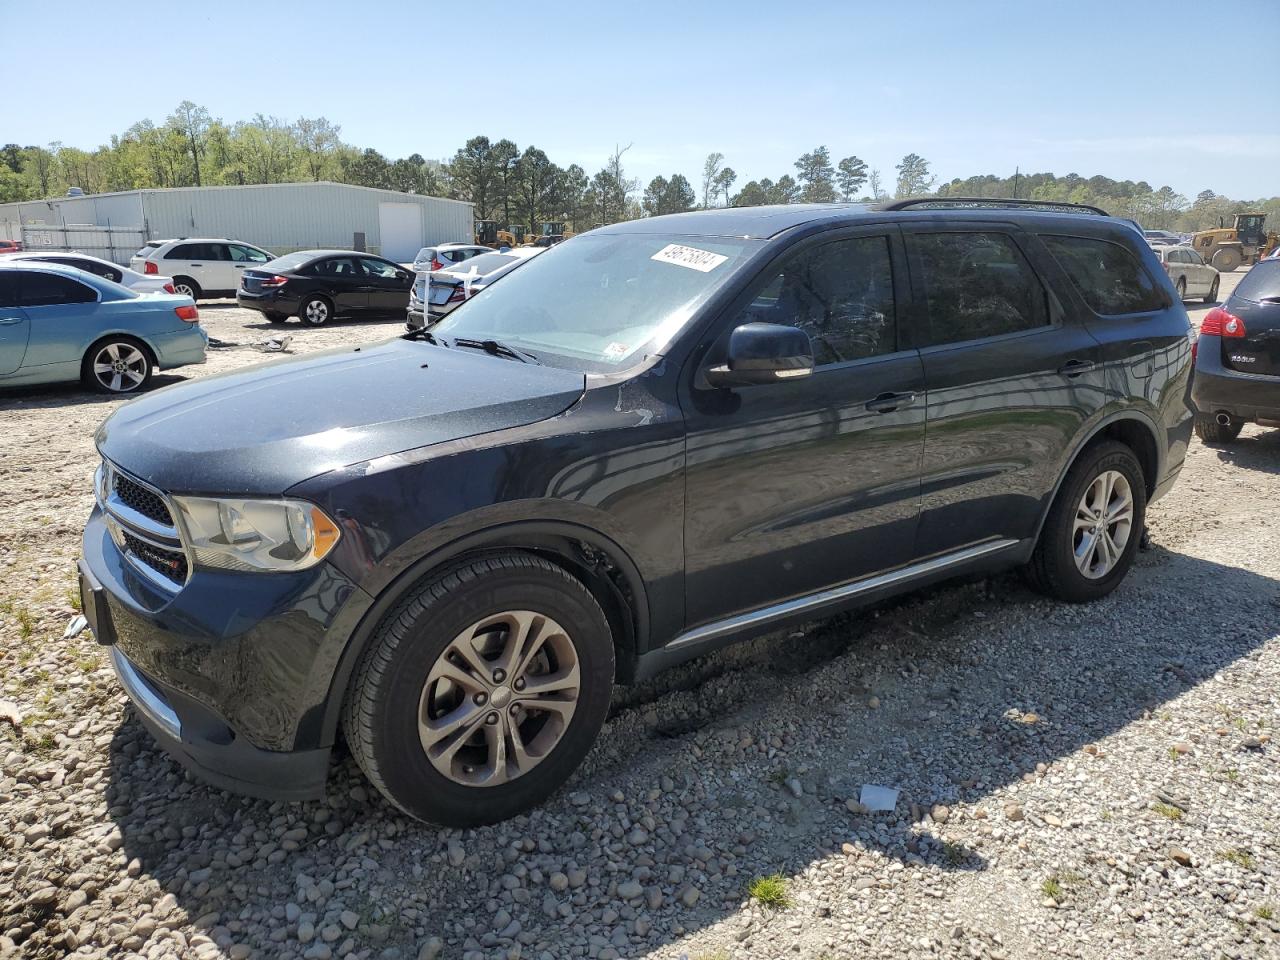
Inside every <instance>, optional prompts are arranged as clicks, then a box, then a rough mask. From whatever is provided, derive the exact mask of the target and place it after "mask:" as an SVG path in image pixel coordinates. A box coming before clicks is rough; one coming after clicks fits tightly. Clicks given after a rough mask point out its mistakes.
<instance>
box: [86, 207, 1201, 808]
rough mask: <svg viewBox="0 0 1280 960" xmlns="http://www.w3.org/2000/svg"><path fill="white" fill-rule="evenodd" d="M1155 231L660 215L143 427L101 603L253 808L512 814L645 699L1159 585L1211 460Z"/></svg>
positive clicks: (102, 615)
mask: <svg viewBox="0 0 1280 960" xmlns="http://www.w3.org/2000/svg"><path fill="white" fill-rule="evenodd" d="M1188 334H1189V324H1188V320H1187V314H1186V312H1185V311H1184V309H1183V307H1182V304H1181V303H1180V302H1179V300H1178V299H1177V296H1176V295H1175V293H1174V290H1173V288H1172V287H1171V286H1170V284H1169V280H1168V278H1167V276H1166V275H1165V273H1164V271H1163V269H1162V268H1161V266H1160V264H1159V262H1158V261H1157V260H1156V259H1155V256H1154V255H1153V254H1152V252H1151V250H1150V249H1149V248H1148V247H1147V245H1146V244H1145V243H1144V242H1143V240H1142V238H1141V236H1139V235H1138V234H1137V233H1136V232H1135V231H1134V230H1133V229H1132V228H1131V227H1130V226H1129V225H1128V224H1127V223H1125V222H1123V221H1120V220H1116V219H1112V218H1110V217H1107V216H1106V215H1105V214H1103V213H1102V212H1101V211H1096V210H1091V209H1083V210H1082V209H1079V208H1073V207H1070V206H1069V205H1062V204H1033V203H1026V202H1013V203H1001V202H999V201H957V200H946V201H942V200H926V201H919V200H916V201H900V202H897V203H892V204H887V205H883V206H879V207H875V206H857V205H816V206H809V205H793V206H776V207H762V208H752V209H725V210H715V211H708V212H702V213H691V214H680V215H676V216H669V217H655V218H652V219H645V220H638V221H634V222H631V223H622V224H616V225H614V226H609V227H604V228H601V229H597V230H593V231H591V232H590V233H587V234H583V235H580V236H578V237H575V238H573V239H571V240H569V241H566V242H565V243H563V244H560V245H558V246H556V247H555V248H554V249H552V250H549V251H548V252H547V253H545V254H543V255H542V256H540V257H538V258H537V259H536V260H535V261H534V262H532V263H529V264H527V265H526V266H525V267H523V268H521V269H520V270H518V271H516V272H515V273H513V274H512V275H511V276H510V277H508V278H506V279H505V280H504V281H503V282H502V283H500V284H495V285H494V286H493V287H492V288H490V289H488V290H486V291H484V292H483V293H482V294H480V295H478V296H476V297H475V298H473V299H472V300H470V301H469V302H467V303H466V304H464V305H463V306H462V307H460V308H459V309H458V310H457V311H455V312H454V313H452V314H450V315H449V316H448V317H447V318H446V319H445V320H444V321H442V322H441V323H439V324H437V325H435V326H434V327H432V328H430V329H429V330H426V331H417V332H415V333H412V334H409V335H408V336H405V337H402V338H399V339H393V340H389V341H387V342H385V343H378V344H373V345H365V346H362V347H348V348H342V349H337V350H331V351H328V352H325V353H319V354H311V355H309V356H306V357H302V358H298V359H296V360H290V361H285V362H281V363H274V364H272V365H270V366H267V367H262V368H258V369H251V370H245V371H243V372H238V373H231V374H224V375H221V376H216V377H208V378H204V379H201V380H199V381H196V382H194V383H190V384H185V385H182V386H180V387H175V388H172V389H167V390H164V391H161V392H159V393H156V394H153V395H150V396H147V397H143V398H140V399H138V400H135V401H134V402H132V403H130V404H128V405H127V406H125V407H122V408H121V409H120V410H119V411H117V412H116V413H115V414H114V415H112V416H111V417H110V418H109V419H108V420H107V421H106V423H104V424H103V426H102V428H101V430H100V432H99V434H98V438H97V443H98V449H99V451H100V452H101V455H102V465H101V468H100V470H99V472H98V476H97V506H96V508H95V509H94V510H93V513H92V515H91V516H90V518H89V522H88V527H87V529H86V530H85V534H84V558H83V561H82V564H81V583H82V594H83V598H84V601H85V610H86V612H87V613H88V615H89V617H90V619H91V622H92V625H93V628H94V631H95V633H96V634H97V637H98V639H99V640H100V641H101V642H103V643H106V644H110V645H111V647H112V657H113V661H114V664H115V667H116V670H117V672H118V674H119V676H120V679H121V682H122V683H123V685H124V686H125V688H126V690H127V691H128V693H129V695H130V696H131V697H132V699H133V701H134V704H135V706H136V708H137V710H138V712H139V714H140V715H141V717H142V719H143V721H144V723H145V724H146V725H147V726H148V727H149V729H150V730H151V731H152V732H153V733H154V734H155V736H156V738H157V739H158V740H159V741H160V743H161V744H162V745H163V746H164V747H165V749H166V750H168V751H169V752H170V753H172V754H173V755H174V756H175V757H177V758H178V759H179V760H181V761H182V762H184V763H185V764H187V765H188V766H189V767H191V768H192V769H193V770H195V771H197V772H198V773H199V774H200V775H202V776H203V777H205V778H207V779H209V780H211V781H212V782H214V783H216V784H218V785H220V786H223V787H226V788H228V789H232V790H239V791H242V792H245V793H250V794H256V795H263V796H268V797H277V798H301V797H308V796H313V795H316V794H319V793H320V792H322V790H323V789H324V784H325V779H326V774H327V769H328V764H329V757H330V752H331V748H332V747H333V745H334V743H335V741H336V739H337V738H338V736H339V735H340V733H341V734H342V735H345V737H346V740H347V742H348V743H349V745H350V748H351V751H352V753H353V754H354V755H355V758H356V760H357V761H358V762H359V764H360V766H361V767H362V768H363V769H364V771H365V773H366V774H367V775H368V777H369V779H370V780H371V781H372V782H373V783H374V784H375V785H376V786H377V787H378V788H379V789H380V790H381V791H382V792H383V793H384V794H385V795H386V796H387V797H388V798H389V799H390V800H391V801H392V802H393V803H395V804H396V805H397V806H398V807H400V808H401V809H403V810H405V811H407V812H408V813H410V814H413V815H414V816H418V817H422V818H425V819H429V820H433V821H436V822H439V823H445V824H455V825H463V824H478V823H485V822H490V821H494V820H498V819H501V818H504V817H508V816H511V815H512V814H515V813H517V812H519V811H521V810H524V809H527V808H528V807H530V806H531V805H533V804H536V803H538V802H539V801H540V800H542V799H543V798H544V797H546V796H547V795H548V794H549V793H551V792H552V791H553V790H555V789H556V788H557V787H558V786H559V785H560V784H562V783H564V782H565V780H566V779H568V778H569V776H570V775H571V773H572V772H573V770H574V768H575V767H576V766H577V764H578V763H579V761H580V760H581V759H582V757H583V756H584V755H585V754H586V752H587V750H588V749H589V747H590V745H591V743H592V740H593V738H594V737H595V736H596V734H597V732H598V731H599V729H600V726H601V724H602V722H603V721H604V718H605V714H606V711H607V709H608V705H609V700H610V695H611V688H612V685H613V684H614V682H615V681H621V682H624V683H625V682H628V681H633V680H636V679H637V678H644V677H648V676H650V675H652V674H653V673H655V672H656V671H658V670H661V669H663V668H664V667H667V666H669V665H671V664H674V663H676V662H678V661H681V660H684V659H686V658H689V657H693V656H697V655H699V654H702V653H705V652H707V651H710V650H713V649H715V648H716V647H719V646H721V645H723V644H726V643H730V642H733V641H735V640H739V639H742V638H744V637H749V636H751V635H753V634H758V633H761V632H765V631H772V630H775V629H777V628H779V627H781V626H783V625H785V624H788V623H792V622H795V621H799V620H804V619H811V618H814V617H819V616H823V615H826V614H829V613H831V612H833V611H835V610H838V609H841V608H845V607H848V606H851V605H855V604H861V603H866V602H870V601H875V600H878V599H881V598H884V597H886V596H889V595H891V594H894V593H898V592H902V591H906V590H912V589H915V588H918V587H921V586H924V585H926V584H929V583H932V582H935V581H938V580H941V579H944V578H947V577H952V576H955V575H958V574H973V573H975V572H984V571H995V570H1000V569H1004V568H1010V567H1022V568H1024V569H1025V570H1026V572H1027V575H1028V576H1029V578H1030V579H1031V581H1032V583H1033V584H1035V585H1036V586H1038V587H1039V588H1040V589H1041V590H1043V591H1045V592H1046V593H1048V594H1050V595H1052V596H1056V597H1059V598H1062V599H1064V600H1068V601H1085V600H1091V599H1094V598H1097V597H1101V596H1103V595H1105V594H1107V593H1108V592H1110V591H1111V590H1113V589H1114V588H1115V587H1116V586H1117V584H1118V583H1119V582H1120V581H1121V580H1122V579H1123V578H1124V576H1125V573H1126V572H1127V570H1128V569H1129V566H1130V564H1131V562H1132V560H1133V556H1134V552H1135V550H1136V549H1137V547H1138V543H1139V540H1140V539H1141V536H1142V532H1143V529H1144V516H1145V510H1146V507H1147V504H1148V503H1150V502H1151V501H1152V500H1153V499H1155V498H1156V497H1158V496H1160V495H1161V494H1163V493H1164V492H1165V491H1167V490H1168V489H1169V487H1170V486H1171V485H1172V484H1173V482H1174V480H1175V478H1176V477H1177V475H1178V471H1179V470H1180V468H1181V466H1182V462H1183V457H1184V455H1185V452H1186V448H1187V442H1188V438H1189V436H1190V433H1191V414H1190V412H1189V410H1188V406H1187V393H1188V375H1189V362H1190V357H1191V345H1190V341H1189V337H1188Z"/></svg>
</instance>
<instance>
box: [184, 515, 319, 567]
mask: <svg viewBox="0 0 1280 960" xmlns="http://www.w3.org/2000/svg"><path fill="white" fill-rule="evenodd" d="M173 502H174V503H175V504H176V505H177V507H178V512H179V514H180V515H181V517H182V526H183V528H184V530H185V532H186V539H187V544H188V545H189V546H190V548H191V551H192V553H193V554H194V556H195V561H196V563H197V564H199V565H200V566H205V567H221V568H223V569H227V570H268V571H281V570H305V569H306V568H307V567H311V566H314V565H315V564H317V563H319V562H320V561H321V560H323V559H324V558H325V557H326V556H327V555H328V554H329V551H331V550H332V549H333V548H334V546H335V545H336V544H337V542H338V537H339V535H340V531H339V529H338V526H337V524H335V523H334V522H333V521H332V520H330V519H329V517H328V515H327V514H326V513H325V512H324V511H323V510H321V509H320V508H319V507H317V506H315V505H314V504H311V503H307V502H306V501H305V500H239V499H233V498H223V497H219V498H217V499H212V498H206V497H174V498H173Z"/></svg>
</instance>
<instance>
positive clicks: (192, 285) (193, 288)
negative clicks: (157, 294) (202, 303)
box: [173, 277, 203, 301]
mask: <svg viewBox="0 0 1280 960" xmlns="http://www.w3.org/2000/svg"><path fill="white" fill-rule="evenodd" d="M173 292H174V293H180V294H182V295H183V296H184V297H190V298H191V299H192V300H197V301H198V300H199V299H200V297H201V295H202V292H203V291H201V289H200V284H198V283H196V282H195V281H194V280H192V279H191V278H190V277H174V278H173Z"/></svg>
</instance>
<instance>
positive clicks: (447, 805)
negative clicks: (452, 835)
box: [344, 553, 614, 827]
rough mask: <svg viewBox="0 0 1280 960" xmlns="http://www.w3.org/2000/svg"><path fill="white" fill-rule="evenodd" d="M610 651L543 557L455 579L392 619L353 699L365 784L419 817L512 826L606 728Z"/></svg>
mask: <svg viewBox="0 0 1280 960" xmlns="http://www.w3.org/2000/svg"><path fill="white" fill-rule="evenodd" d="M613 670H614V654H613V640H612V636H611V634H610V630H609V623H608V620H607V619H606V618H605V616H604V613H603V612H602V611H601V609H600V607H599V605H598V604H597V603H596V601H595V598H594V597H592V595H591V593H590V592H589V591H588V590H587V589H586V587H584V586H583V585H582V583H581V582H579V581H578V580H576V579H574V578H573V577H572V576H570V575H569V574H568V573H566V572H565V571H564V570H563V569H561V568H560V567H558V566H556V565H555V564H553V563H550V562H548V561H546V560H544V559H542V558H541V557H536V556H533V555H530V554H525V553H509V554H500V555H497V556H490V557H484V558H480V559H476V560H473V561H471V562H468V563H464V564H462V565H459V566H457V567H454V568H452V569H450V570H448V571H446V572H444V573H442V574H440V575H439V576H437V577H436V578H434V579H432V580H431V581H429V582H428V583H426V584H425V585H424V586H422V587H420V588H418V589H417V590H416V591H415V592H414V593H412V594H411V595H410V597H409V598H408V599H407V600H404V601H402V602H401V604H400V605H399V606H398V607H397V608H396V609H394V610H392V611H391V613H390V614H389V615H388V616H387V618H386V620H385V621H384V622H383V624H382V626H381V627H380V628H379V630H378V632H377V633H376V634H375V635H374V637H373V638H372V639H371V640H370V644H369V649H368V650H367V651H366V653H365V655H364V657H363V659H362V660H361V663H360V665H359V667H358V668H357V670H356V672H355V675H354V677H353V679H352V683H351V687H350V689H349V691H348V693H347V699H346V704H345V711H344V713H345V716H344V730H345V733H346V738H347V742H348V744H349V745H350V747H351V752H352V754H353V755H354V756H355V758H356V762H357V763H358V764H359V765H360V767H361V769H363V770H364V772H365V775H366V776H367V777H368V778H369V780H370V781H371V782H372V783H373V784H374V786H376V787H377V788H378V789H379V790H380V791H381V792H382V793H383V794H384V795H385V796H386V797H387V798H388V799H389V800H390V801H391V802H392V803H394V804H395V805H396V806H397V807H399V808H400V809H401V810H403V811H405V813H408V814H409V815H411V816H414V817H418V818H420V819H423V820H428V821H431V822H433V823H438V824H442V825H444V826H450V827H468V826H477V825H480V824H486V823H495V822H497V821H499V820H505V819H507V818H508V817H512V816H514V815H516V814H517V813H520V812H522V811H525V810H528V809H529V808H530V807H533V806H536V805H537V804H538V803H540V802H542V801H543V800H544V799H546V797H548V796H549V795H550V794H551V793H552V792H553V791H555V790H556V789H557V788H558V787H559V786H560V785H561V784H563V783H564V782H565V781H566V780H568V778H569V776H570V775H571V774H572V773H573V771H574V769H575V768H576V767H577V766H578V764H579V763H580V762H581V761H582V758H583V757H585V756H586V754H587V751H588V750H589V749H590V747H591V744H592V742H593V741H594V740H595V738H596V735H597V734H598V733H599V731H600V727H601V725H602V724H603V723H604V719H605V715H606V713H607V711H608V709H609V697H610V694H611V692H612V686H613Z"/></svg>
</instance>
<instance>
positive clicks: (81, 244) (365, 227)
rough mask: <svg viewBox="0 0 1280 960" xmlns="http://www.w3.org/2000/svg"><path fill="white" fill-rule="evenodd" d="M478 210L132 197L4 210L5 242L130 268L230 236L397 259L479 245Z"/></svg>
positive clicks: (329, 192)
mask: <svg viewBox="0 0 1280 960" xmlns="http://www.w3.org/2000/svg"><path fill="white" fill-rule="evenodd" d="M473 229H474V224H473V217H472V205H471V204H470V203H467V202H464V201H461V200H445V199H442V198H439V197H423V196H418V195H416V194H411V193H398V192H397V191H395V190H376V189H373V188H371V187H356V186H351V185H350V184H346V183H330V182H326V181H322V182H319V183H266V184H257V185H253V186H244V187H178V188H175V189H167V190H128V191H125V192H123V193H100V194H95V195H91V196H84V197H57V198H54V199H49V200H26V201H22V202H19V203H5V204H0V238H4V239H12V240H21V241H22V242H23V244H24V245H25V246H26V247H27V249H29V250H38V249H42V248H48V249H66V250H73V249H74V250H82V251H84V252H86V253H94V254H97V255H98V256H102V257H106V258H107V259H109V260H113V261H115V262H117V263H121V264H127V263H128V262H129V257H130V255H131V254H133V252H134V251H135V250H137V249H138V248H139V247H140V246H142V244H143V243H144V242H145V241H147V240H167V239H171V238H174V237H226V238H228V239H231V240H246V241H248V242H250V243H253V244H256V245H258V246H260V247H265V248H266V249H268V250H270V251H271V252H273V253H276V254H282V253H288V252H289V251H291V250H305V249H307V248H311V247H336V248H340V249H350V248H353V247H354V248H357V249H359V248H363V249H365V250H368V251H370V252H372V253H380V254H382V256H384V257H387V258H388V259H391V260H396V261H408V260H411V259H413V256H414V254H416V253H417V252H418V250H419V248H421V247H424V246H427V245H429V244H434V243H445V242H448V241H470V239H471V237H472V231H473Z"/></svg>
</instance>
